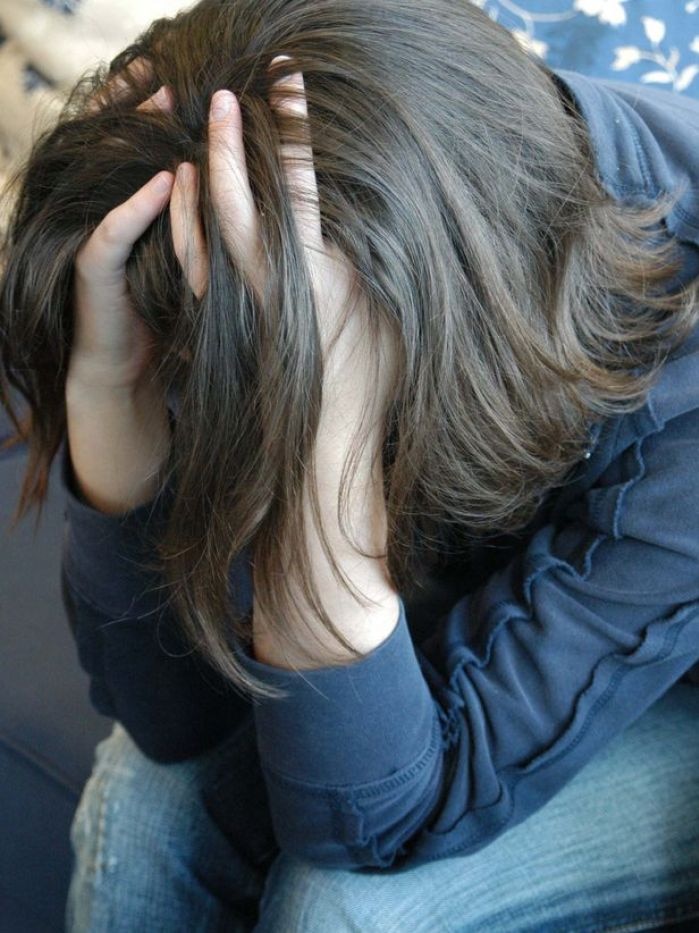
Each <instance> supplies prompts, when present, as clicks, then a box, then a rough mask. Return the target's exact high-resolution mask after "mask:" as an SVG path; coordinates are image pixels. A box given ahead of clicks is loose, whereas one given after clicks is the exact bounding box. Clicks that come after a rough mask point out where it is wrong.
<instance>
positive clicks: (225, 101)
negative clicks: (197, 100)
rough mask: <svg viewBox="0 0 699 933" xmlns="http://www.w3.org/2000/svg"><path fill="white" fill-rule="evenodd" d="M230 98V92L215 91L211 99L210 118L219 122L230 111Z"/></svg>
mask: <svg viewBox="0 0 699 933" xmlns="http://www.w3.org/2000/svg"><path fill="white" fill-rule="evenodd" d="M232 97H233V95H232V94H231V92H230V91H216V93H215V94H214V96H213V97H212V98H211V116H212V118H213V119H214V120H221V119H223V117H225V116H226V114H227V113H228V111H229V110H230V109H231V103H232Z"/></svg>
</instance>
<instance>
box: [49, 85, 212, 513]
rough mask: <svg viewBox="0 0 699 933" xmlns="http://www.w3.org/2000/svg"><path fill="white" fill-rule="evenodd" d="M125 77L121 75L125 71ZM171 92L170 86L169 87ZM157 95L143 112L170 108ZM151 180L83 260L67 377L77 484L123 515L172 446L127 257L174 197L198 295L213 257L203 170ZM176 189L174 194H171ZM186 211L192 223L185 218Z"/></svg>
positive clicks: (176, 229)
mask: <svg viewBox="0 0 699 933" xmlns="http://www.w3.org/2000/svg"><path fill="white" fill-rule="evenodd" d="M117 80H119V79H118V78H117ZM159 93H162V90H161V92H159ZM171 103H172V102H171V98H170V94H169V93H168V92H167V91H166V92H165V96H164V97H163V98H162V99H161V100H159V99H158V94H155V95H153V97H151V98H149V99H148V100H147V101H144V103H143V104H141V105H140V107H139V108H138V109H148V108H149V107H156V106H163V107H169V106H171ZM161 176H164V177H165V178H166V180H167V184H166V187H165V189H163V190H162V191H158V190H157V188H156V185H155V183H154V182H155V179H151V181H150V182H148V183H147V184H146V185H144V186H143V187H142V188H140V189H139V190H138V191H137V192H136V193H135V194H134V195H133V196H132V197H130V198H129V199H128V200H126V201H124V202H123V203H122V204H120V205H119V206H118V207H116V208H114V209H113V210H112V211H110V212H109V213H108V214H107V216H106V217H105V218H104V220H103V221H102V222H101V223H100V224H99V226H98V227H97V228H96V229H95V230H94V232H93V233H92V235H91V236H90V238H89V239H88V240H87V242H86V243H85V244H84V245H83V246H82V247H81V249H80V250H79V252H78V254H77V256H76V261H75V264H74V275H75V279H74V284H75V289H74V293H75V306H74V321H75V327H74V339H73V345H72V348H71V356H70V361H69V367H68V376H67V379H66V409H67V434H68V451H69V454H70V461H71V463H72V470H73V475H74V480H75V483H76V487H77V488H76V491H77V492H78V493H79V494H80V495H81V496H82V497H83V499H84V500H85V501H86V502H87V503H88V504H89V505H91V506H92V507H94V508H96V509H98V510H100V511H102V512H105V513H109V514H122V513H124V512H127V511H128V510H130V509H133V508H136V507H137V506H139V505H141V504H142V503H145V502H148V501H150V500H151V499H152V497H153V496H154V494H155V493H156V492H157V490H158V486H159V482H160V480H159V470H160V468H161V467H162V465H163V463H164V462H165V460H166V459H167V455H168V451H169V447H170V425H169V420H168V413H167V404H166V387H165V386H160V385H158V384H156V382H155V381H154V380H152V379H148V378H147V377H148V374H149V372H150V371H151V369H152V367H153V363H154V353H155V341H154V339H153V337H152V335H151V333H150V331H149V329H148V327H147V325H146V324H145V323H144V322H143V320H142V319H141V318H140V317H139V316H138V315H137V314H136V312H135V310H134V307H133V304H132V302H131V300H130V297H129V294H128V287H127V282H126V276H125V265H126V261H127V259H128V257H129V255H130V253H131V250H132V248H133V245H134V243H135V242H136V240H137V239H138V237H140V236H141V235H142V234H143V233H144V231H145V230H146V229H147V228H148V226H149V225H150V224H151V223H152V222H153V221H154V220H155V218H156V217H157V216H158V214H159V213H160V211H162V210H163V208H164V206H165V204H166V203H167V202H168V198H169V199H170V221H171V229H172V237H173V248H174V251H175V254H176V256H177V258H178V259H179V261H180V263H181V264H182V266H183V269H184V270H185V272H186V274H187V279H188V281H189V283H190V285H191V287H192V289H193V291H194V292H195V294H197V296H198V297H201V294H203V291H204V289H205V287H206V281H207V269H208V262H207V258H206V249H205V243H204V236H203V232H202V229H201V226H200V225H199V224H197V223H195V224H194V225H192V224H191V223H190V218H191V217H192V216H193V215H194V214H196V210H195V207H196V201H197V196H196V171H195V169H194V167H193V166H192V165H190V164H189V163H182V165H180V166H179V168H178V172H177V178H176V181H175V183H174V185H173V175H172V173H170V172H165V173H159V175H158V176H155V178H156V179H157V178H159V177H161ZM170 194H171V197H170ZM185 218H186V220H187V223H186V224H185Z"/></svg>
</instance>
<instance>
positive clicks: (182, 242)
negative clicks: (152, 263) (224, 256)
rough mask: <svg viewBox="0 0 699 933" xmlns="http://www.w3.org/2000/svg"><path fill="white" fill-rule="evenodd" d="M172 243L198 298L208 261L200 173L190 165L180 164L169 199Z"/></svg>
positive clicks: (186, 163)
mask: <svg viewBox="0 0 699 933" xmlns="http://www.w3.org/2000/svg"><path fill="white" fill-rule="evenodd" d="M170 227H171V228H172V242H173V246H174V250H175V255H176V256H177V258H178V260H179V262H180V265H181V266H182V269H183V271H184V274H185V276H186V278H187V281H188V282H189V286H190V288H191V289H192V291H193V292H194V294H195V295H196V296H197V298H201V296H202V295H203V294H204V292H205V291H206V285H207V281H208V273H209V259H208V253H207V248H206V237H205V235H204V228H203V226H202V224H201V219H200V217H199V173H198V172H197V170H196V167H195V166H194V165H192V163H191V162H181V163H180V165H178V167H177V172H176V174H175V184H174V187H173V189H172V196H171V198H170Z"/></svg>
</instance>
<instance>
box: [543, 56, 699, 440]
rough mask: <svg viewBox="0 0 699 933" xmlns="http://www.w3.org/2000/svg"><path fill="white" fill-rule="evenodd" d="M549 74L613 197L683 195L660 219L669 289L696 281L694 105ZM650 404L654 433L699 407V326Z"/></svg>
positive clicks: (698, 151) (698, 111)
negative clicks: (673, 247) (672, 247)
mask: <svg viewBox="0 0 699 933" xmlns="http://www.w3.org/2000/svg"><path fill="white" fill-rule="evenodd" d="M551 72H552V74H553V77H554V80H557V82H558V83H559V84H562V85H563V88H564V90H566V89H567V91H568V92H569V94H570V95H571V96H572V98H573V101H574V103H575V105H576V107H577V110H578V112H579V113H580V114H581V116H582V117H583V119H584V121H585V123H586V124H587V127H588V131H589V135H590V140H591V143H592V149H593V154H594V156H595V160H596V169H597V173H598V177H599V181H600V182H601V184H602V186H603V187H604V189H605V190H606V191H607V192H608V193H609V194H610V195H612V197H614V198H616V199H617V200H620V201H623V202H625V203H636V204H648V203H650V202H652V201H654V200H655V199H656V198H657V197H659V196H660V195H662V194H665V193H675V192H676V191H678V190H679V191H680V192H681V193H680V197H679V199H678V201H677V204H676V205H675V207H674V208H673V210H672V211H671V212H670V213H669V214H668V215H667V217H666V218H665V220H664V226H665V227H666V228H667V231H668V232H669V234H670V235H671V236H673V237H674V238H676V240H677V242H678V246H679V247H680V250H681V255H682V258H683V260H684V261H683V268H682V270H681V271H680V272H679V273H678V274H677V276H676V277H675V280H673V283H671V286H672V287H674V286H676V285H679V284H684V283H687V282H690V281H692V280H693V279H695V278H697V277H698V276H699V100H695V99H694V98H691V97H683V96H682V95H681V94H678V93H676V92H674V91H668V90H661V89H659V88H653V87H649V86H647V85H639V84H631V83H628V82H624V81H614V80H610V79H606V78H593V77H588V76H587V75H582V74H580V73H579V72H576V71H570V70H568V69H562V68H556V69H551ZM648 407H649V408H650V411H651V413H652V419H651V420H652V421H653V422H655V427H656V429H657V428H658V427H660V426H661V425H662V424H663V423H664V422H665V421H666V420H668V419H669V418H672V417H675V416H677V415H680V414H682V413H683V412H686V411H689V410H691V409H695V408H699V327H697V328H695V329H694V330H693V331H692V333H691V334H690V336H689V337H688V338H687V339H686V340H685V341H684V342H683V343H682V345H681V346H680V347H679V348H677V349H675V350H674V351H673V353H672V354H671V356H670V357H669V359H668V361H667V362H666V364H665V366H664V367H663V372H662V373H661V376H660V378H659V380H658V382H657V383H656V384H655V385H654V386H653V388H652V389H651V391H650V394H649V401H648ZM620 417H621V418H624V417H629V416H620ZM632 417H633V416H632ZM596 433H597V432H595V434H596Z"/></svg>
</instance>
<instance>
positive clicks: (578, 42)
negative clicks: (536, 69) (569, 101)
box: [472, 0, 699, 98]
mask: <svg viewBox="0 0 699 933" xmlns="http://www.w3.org/2000/svg"><path fill="white" fill-rule="evenodd" d="M472 2H473V3H475V4H476V6H478V7H480V8H481V9H482V10H483V11H484V12H486V13H487V14H488V15H489V16H490V17H491V18H492V19H494V20H496V21H497V22H499V23H500V24H501V25H503V26H504V27H505V28H506V29H509V30H510V31H511V32H512V33H514V34H515V35H516V37H517V38H518V39H519V41H520V42H521V43H522V45H523V46H524V47H525V48H527V49H528V50H530V51H531V52H533V53H534V54H535V55H538V56H539V57H540V58H542V59H543V60H544V61H545V62H546V64H547V65H549V66H550V67H552V68H569V69H571V70H572V71H579V72H581V73H582V74H585V75H589V76H590V77H600V78H610V79H612V80H617V81H627V82H630V83H637V82H638V83H641V84H655V85H658V86H661V87H664V88H666V89H667V90H670V91H676V92H677V93H681V94H685V95H687V96H689V97H696V98H699V0H472Z"/></svg>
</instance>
